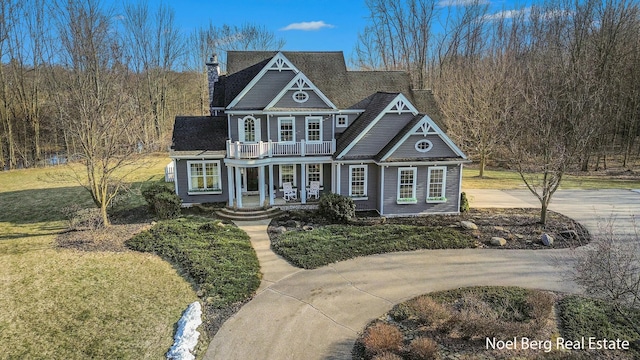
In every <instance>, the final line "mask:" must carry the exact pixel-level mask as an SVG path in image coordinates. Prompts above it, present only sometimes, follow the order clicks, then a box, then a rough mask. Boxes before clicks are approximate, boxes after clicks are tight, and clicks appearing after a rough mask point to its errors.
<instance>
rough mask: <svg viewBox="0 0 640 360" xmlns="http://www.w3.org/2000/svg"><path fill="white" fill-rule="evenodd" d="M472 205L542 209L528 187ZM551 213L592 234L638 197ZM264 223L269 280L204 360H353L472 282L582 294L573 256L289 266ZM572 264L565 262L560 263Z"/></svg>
mask: <svg viewBox="0 0 640 360" xmlns="http://www.w3.org/2000/svg"><path fill="white" fill-rule="evenodd" d="M467 194H468V195H469V197H470V201H471V205H472V206H474V207H492V206H495V207H535V206H536V205H537V200H536V199H535V198H533V197H532V196H531V195H529V194H528V191H526V190H522V191H520V190H517V191H497V190H469V191H467ZM551 208H552V209H553V210H555V211H558V212H561V213H563V214H565V215H567V216H570V217H572V218H574V219H576V220H578V221H580V222H582V223H583V224H585V225H586V226H587V227H588V228H589V229H590V230H591V231H595V229H596V224H597V218H598V217H608V216H609V215H610V214H612V213H613V214H615V215H616V217H617V223H618V224H619V225H623V228H625V229H628V228H629V226H630V225H629V224H630V223H629V221H628V220H629V219H630V217H631V216H632V215H633V214H638V213H640V194H638V193H636V192H632V191H628V190H601V191H559V192H558V193H557V194H556V195H555V197H554V201H553V204H552V206H551ZM266 224H267V222H266V221H263V222H256V223H251V224H247V223H245V224H241V225H242V227H243V228H246V229H248V230H249V231H250V232H251V235H252V242H254V246H255V247H256V249H257V252H258V256H259V258H260V261H261V264H262V271H263V273H264V280H263V284H262V286H261V288H260V289H259V291H258V294H257V295H256V296H255V298H254V299H253V300H251V301H250V302H249V303H248V304H247V305H245V306H244V307H243V308H242V309H241V310H240V311H239V312H238V313H237V314H236V315H235V316H233V317H232V318H230V319H229V320H228V321H227V322H226V323H225V324H224V325H223V326H222V328H221V329H220V331H219V332H218V334H217V335H216V336H215V337H214V339H213V341H212V342H211V344H210V346H209V349H208V351H207V353H206V355H205V358H206V359H275V360H277V359H350V358H351V353H350V352H351V348H352V346H353V342H354V340H355V339H356V337H357V335H358V332H359V331H360V330H361V329H362V328H363V327H364V326H365V325H366V324H367V323H368V322H369V321H370V320H372V319H374V318H376V317H378V316H380V315H381V314H383V313H384V312H386V311H388V310H389V309H390V308H391V307H392V306H393V305H394V304H396V303H398V302H401V301H403V300H406V299H409V298H411V297H414V296H416V295H419V294H422V293H426V292H430V291H435V290H445V289H450V288H456V287H460V286H470V285H517V286H524V287H529V288H542V289H550V290H560V291H569V292H574V291H577V290H578V289H577V288H576V286H575V284H572V283H569V282H567V281H566V280H565V279H563V276H562V274H563V272H564V270H563V268H562V267H563V266H566V264H567V263H568V262H570V259H571V252H570V251H569V250H540V251H531V250H529V251H527V250H522V251H521V250H491V249H482V250H480V249H465V250H431V251H415V252H406V253H393V254H384V255H377V256H370V257H365V258H358V259H354V260H349V261H344V262H340V263H337V264H332V265H329V266H326V267H323V268H320V269H316V270H299V269H296V268H293V267H291V266H290V265H289V264H287V263H286V262H285V261H284V260H282V259H280V258H278V257H277V256H276V255H274V254H273V253H272V252H271V251H270V250H269V243H268V241H269V240H268V238H267V237H266V232H265V229H266ZM558 264H565V265H558Z"/></svg>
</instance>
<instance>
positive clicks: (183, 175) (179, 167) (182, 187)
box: [175, 159, 229, 204]
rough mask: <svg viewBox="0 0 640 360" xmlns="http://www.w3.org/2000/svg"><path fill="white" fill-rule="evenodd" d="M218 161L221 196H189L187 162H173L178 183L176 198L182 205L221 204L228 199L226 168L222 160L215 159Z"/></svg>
mask: <svg viewBox="0 0 640 360" xmlns="http://www.w3.org/2000/svg"><path fill="white" fill-rule="evenodd" d="M200 160H201V159H193V161H200ZM215 160H216V161H220V176H221V179H220V180H221V184H222V194H207V195H189V179H188V173H187V161H192V160H185V159H180V160H177V161H175V164H176V165H175V172H176V178H177V181H178V196H179V197H180V198H181V199H182V202H183V203H184V204H202V203H209V202H221V201H227V200H228V199H229V189H228V188H227V167H226V166H225V165H224V160H223V159H215Z"/></svg>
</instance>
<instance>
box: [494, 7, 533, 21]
mask: <svg viewBox="0 0 640 360" xmlns="http://www.w3.org/2000/svg"><path fill="white" fill-rule="evenodd" d="M530 12H531V8H524V9H518V10H502V11H498V12H497V13H495V14H488V15H485V16H484V19H485V20H500V19H513V18H515V17H518V16H520V15H525V16H526V15H528V14H529V13H530Z"/></svg>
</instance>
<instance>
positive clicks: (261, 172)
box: [258, 165, 266, 206]
mask: <svg viewBox="0 0 640 360" xmlns="http://www.w3.org/2000/svg"><path fill="white" fill-rule="evenodd" d="M265 190H266V189H265V188H264V165H263V166H260V167H259V168H258V191H259V192H260V206H263V205H264V198H265V197H264V194H265Z"/></svg>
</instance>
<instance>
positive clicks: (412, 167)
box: [170, 51, 468, 216]
mask: <svg viewBox="0 0 640 360" xmlns="http://www.w3.org/2000/svg"><path fill="white" fill-rule="evenodd" d="M207 66H208V72H209V92H210V99H209V100H210V108H211V109H210V111H211V116H205V117H193V116H188V117H187V116H180V117H176V120H175V126H174V133H173V144H172V147H171V154H170V156H171V158H172V159H173V160H174V167H175V190H176V193H177V194H178V195H179V196H180V198H181V199H182V200H183V204H184V205H185V206H189V205H192V204H196V203H209V202H222V201H224V202H226V203H227V205H228V207H230V208H239V209H242V208H247V207H263V206H278V204H283V203H284V200H283V199H282V198H283V190H284V189H283V187H284V186H285V184H287V185H291V186H292V187H293V190H294V191H295V193H296V195H297V196H296V199H289V200H291V202H294V203H296V204H306V203H308V202H309V200H310V199H309V196H308V193H309V189H310V186H311V184H312V183H315V187H316V188H317V186H318V184H319V186H320V191H321V192H322V193H327V192H333V193H338V194H342V195H344V196H349V197H351V198H353V200H354V202H355V204H356V208H357V209H358V210H376V211H377V212H378V213H380V214H382V215H387V216H389V215H391V216H393V215H420V214H429V213H458V211H459V206H460V186H461V181H462V166H463V164H464V163H465V162H468V160H467V159H466V156H465V155H464V154H463V153H462V151H460V149H459V148H458V147H457V146H456V145H455V144H454V143H453V142H452V141H451V140H450V139H449V137H447V135H446V134H445V133H444V132H443V130H442V127H441V126H440V125H439V113H438V111H437V106H436V104H435V101H434V99H433V96H432V94H431V92H430V91H428V90H414V89H411V86H410V79H409V76H408V74H407V73H405V72H400V71H348V70H347V67H346V65H345V60H344V56H343V54H342V52H263V51H231V52H229V53H228V55H227V72H226V74H224V75H223V74H220V68H219V66H218V64H217V63H216V61H215V60H214V59H211V61H210V62H209V63H208V64H207Z"/></svg>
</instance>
